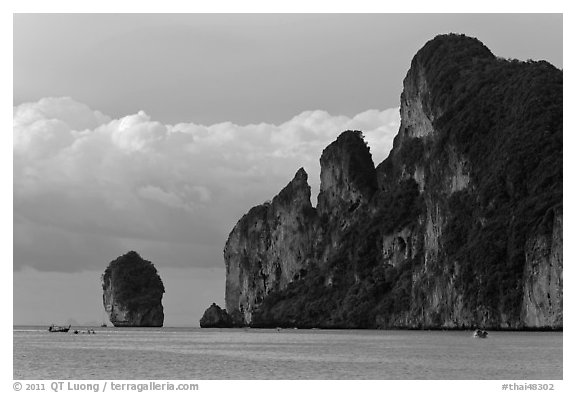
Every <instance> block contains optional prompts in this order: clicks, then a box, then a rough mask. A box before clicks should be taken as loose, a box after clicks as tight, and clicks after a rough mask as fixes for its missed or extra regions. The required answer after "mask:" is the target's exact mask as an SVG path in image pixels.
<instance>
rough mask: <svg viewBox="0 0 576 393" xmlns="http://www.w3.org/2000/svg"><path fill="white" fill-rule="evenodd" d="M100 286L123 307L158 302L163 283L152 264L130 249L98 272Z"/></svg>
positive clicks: (151, 304)
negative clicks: (100, 274) (100, 272)
mask: <svg viewBox="0 0 576 393" xmlns="http://www.w3.org/2000/svg"><path fill="white" fill-rule="evenodd" d="M102 289H103V290H105V291H106V290H110V289H112V290H113V299H114V301H115V302H116V303H118V304H122V305H124V306H125V307H126V308H127V309H146V308H150V307H154V306H156V305H158V304H161V301H162V295H163V294H164V284H163V283H162V279H161V278H160V276H159V275H158V271H157V270H156V267H154V264H152V262H150V261H146V260H144V259H142V257H141V256H140V255H138V253H137V252H135V251H130V252H128V253H126V254H124V255H122V256H120V257H118V258H117V259H115V260H114V261H112V262H110V264H109V265H108V267H107V268H106V270H105V271H104V274H103V275H102Z"/></svg>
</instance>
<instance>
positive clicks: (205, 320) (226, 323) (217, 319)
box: [200, 303, 233, 328]
mask: <svg viewBox="0 0 576 393" xmlns="http://www.w3.org/2000/svg"><path fill="white" fill-rule="evenodd" d="M232 326H233V323H232V318H231V317H230V315H228V313H227V312H226V310H223V309H221V308H220V307H219V306H218V305H217V304H216V303H212V305H211V306H210V307H208V308H207V309H206V311H204V315H202V318H201V319H200V327H202V328H230V327H232Z"/></svg>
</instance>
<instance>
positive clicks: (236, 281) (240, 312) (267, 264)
mask: <svg viewBox="0 0 576 393" xmlns="http://www.w3.org/2000/svg"><path fill="white" fill-rule="evenodd" d="M317 221H318V218H317V215H316V209H314V208H313V207H312V204H311V202H310V186H309V185H308V175H307V173H306V171H304V169H303V168H300V169H299V170H298V171H297V172H296V175H295V176H294V179H293V180H292V181H291V182H290V183H289V184H288V185H287V186H286V187H285V188H284V189H283V190H282V191H280V193H279V194H278V195H277V196H276V197H274V198H273V199H272V201H271V202H269V203H264V204H263V205H259V206H256V207H254V208H252V209H251V210H250V211H249V212H248V214H246V215H244V217H242V219H240V221H239V222H238V223H237V224H236V226H235V227H234V229H233V230H232V232H231V233H230V236H229V238H228V241H227V242H226V247H225V248H224V259H225V261H226V309H227V311H228V313H229V314H230V315H231V317H232V318H233V321H234V324H235V325H244V324H249V323H250V322H251V319H252V310H253V308H254V306H255V305H257V304H259V303H260V302H261V301H262V299H263V298H264V297H265V296H266V295H268V293H270V292H271V291H279V290H282V289H284V288H285V287H286V285H287V284H288V283H289V282H291V281H293V280H294V279H296V278H298V277H299V276H300V275H301V274H305V273H303V272H304V271H305V267H306V266H307V265H308V264H309V262H310V260H311V259H312V258H313V245H314V242H315V233H316V229H315V228H316V226H317Z"/></svg>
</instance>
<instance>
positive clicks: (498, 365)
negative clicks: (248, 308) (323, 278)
mask: <svg viewBox="0 0 576 393" xmlns="http://www.w3.org/2000/svg"><path fill="white" fill-rule="evenodd" d="M95 330H96V332H97V334H95V335H86V334H84V335H83V334H79V335H74V334H71V333H68V334H65V333H49V332H48V331H46V330H45V328H44V327H42V328H34V327H14V378H15V379H193V380H196V379H508V380H510V379H513V380H516V379H518V380H520V379H561V378H562V333H550V332H490V335H489V338H488V339H485V340H482V339H473V338H472V337H471V333H470V332H441V331H362V330H348V331H336V330H282V331H280V332H277V331H276V330H259V329H222V330H219V329H196V328H160V329H134V328H132V329H117V328H95Z"/></svg>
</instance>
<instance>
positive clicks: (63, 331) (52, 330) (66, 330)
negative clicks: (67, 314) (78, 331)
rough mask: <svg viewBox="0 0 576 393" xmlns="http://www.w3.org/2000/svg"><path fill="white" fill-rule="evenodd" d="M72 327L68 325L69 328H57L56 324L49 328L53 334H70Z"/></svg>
mask: <svg viewBox="0 0 576 393" xmlns="http://www.w3.org/2000/svg"><path fill="white" fill-rule="evenodd" d="M71 326H72V325H68V327H66V326H56V325H54V324H52V325H50V327H49V328H48V331H49V332H51V333H68V331H69V330H70V327H71Z"/></svg>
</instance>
